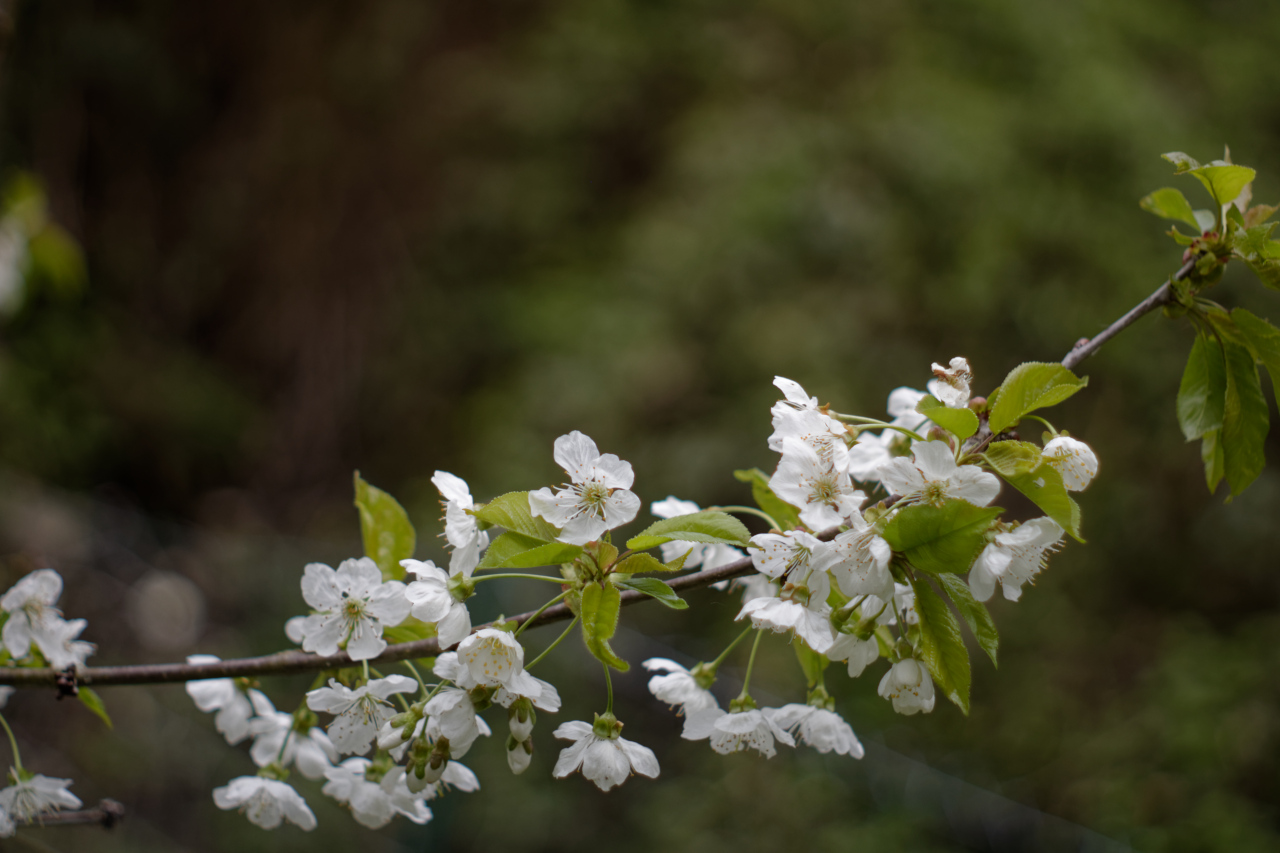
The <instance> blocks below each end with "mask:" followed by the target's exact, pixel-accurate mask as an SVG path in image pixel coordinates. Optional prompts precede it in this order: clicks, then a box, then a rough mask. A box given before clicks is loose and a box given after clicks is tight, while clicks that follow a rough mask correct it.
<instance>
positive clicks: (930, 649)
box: [911, 578, 971, 716]
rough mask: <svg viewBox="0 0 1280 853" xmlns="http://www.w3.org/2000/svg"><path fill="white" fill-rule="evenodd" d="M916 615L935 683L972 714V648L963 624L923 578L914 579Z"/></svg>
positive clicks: (922, 650) (923, 655)
mask: <svg viewBox="0 0 1280 853" xmlns="http://www.w3.org/2000/svg"><path fill="white" fill-rule="evenodd" d="M911 588H912V589H913V590H915V594H916V615H917V616H918V617H919V618H920V624H919V626H918V627H919V629H920V655H921V660H922V661H923V663H924V665H925V666H926V667H927V668H928V670H929V674H930V675H932V676H933V681H934V684H936V685H937V687H938V689H939V690H941V691H942V692H943V693H944V694H945V695H946V697H947V698H948V699H950V700H951V701H952V702H954V703H955V704H956V706H957V707H958V708H959V709H960V710H961V711H963V712H964V714H965V716H968V715H969V680H970V678H971V675H970V671H969V650H968V649H967V648H965V645H964V637H963V636H961V634H960V623H959V622H958V621H956V617H955V614H953V613H952V612H951V608H949V607H947V603H946V602H945V601H943V600H942V598H941V597H940V596H939V595H938V594H937V593H936V592H934V591H933V587H932V586H930V585H929V582H928V581H926V580H925V579H924V578H912V579H911Z"/></svg>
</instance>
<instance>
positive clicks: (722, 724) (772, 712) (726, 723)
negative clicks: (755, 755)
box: [680, 708, 796, 758]
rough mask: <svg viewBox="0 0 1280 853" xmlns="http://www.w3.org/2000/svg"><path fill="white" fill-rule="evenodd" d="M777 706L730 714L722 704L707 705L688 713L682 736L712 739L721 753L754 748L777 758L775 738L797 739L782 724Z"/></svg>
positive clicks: (714, 746)
mask: <svg viewBox="0 0 1280 853" xmlns="http://www.w3.org/2000/svg"><path fill="white" fill-rule="evenodd" d="M777 713H778V711H777V709H776V708H753V709H751V710H749V711H735V712H733V713H731V714H726V713H725V712H724V711H722V710H720V709H719V708H706V709H703V710H701V711H695V712H693V713H692V714H689V715H688V716H687V717H685V720H684V730H683V731H682V732H681V733H680V736H681V737H682V738H684V739H685V740H704V739H710V741H711V748H712V749H714V750H715V751H716V752H718V753H720V754H721V755H728V754H729V753H731V752H741V751H742V750H744V749H754V750H756V751H757V752H759V753H760V754H761V755H763V756H764V757H765V758H773V756H774V755H776V754H777V751H776V750H775V749H774V748H773V742H774V741H775V740H777V741H781V742H782V743H785V744H786V745H787V746H795V745H796V742H795V740H794V739H793V738H792V737H791V735H790V734H788V733H787V731H786V729H784V728H783V727H782V726H780V725H778V722H777V719H776V715H777Z"/></svg>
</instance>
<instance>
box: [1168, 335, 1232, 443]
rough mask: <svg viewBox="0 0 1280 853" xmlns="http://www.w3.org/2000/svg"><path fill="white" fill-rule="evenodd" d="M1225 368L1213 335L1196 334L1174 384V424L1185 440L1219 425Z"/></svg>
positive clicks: (1224, 384)
mask: <svg viewBox="0 0 1280 853" xmlns="http://www.w3.org/2000/svg"><path fill="white" fill-rule="evenodd" d="M1226 395H1227V368H1226V362H1225V360H1224V357H1223V355H1222V347H1221V346H1220V345H1219V344H1218V341H1217V339H1216V338H1211V337H1208V336H1207V335H1203V334H1201V335H1197V336H1196V340H1195V343H1193V344H1192V345H1191V353H1190V355H1189V356H1188V357H1187V366H1186V369H1185V370H1183V372H1182V383H1181V385H1180V386H1179V387H1178V425H1179V426H1180V427H1182V434H1183V435H1184V436H1186V438H1187V441H1194V440H1196V439H1197V438H1200V437H1201V436H1203V435H1204V434H1205V433H1207V432H1209V431H1210V430H1216V429H1219V428H1221V426H1222V409H1223V406H1224V405H1225V402H1226Z"/></svg>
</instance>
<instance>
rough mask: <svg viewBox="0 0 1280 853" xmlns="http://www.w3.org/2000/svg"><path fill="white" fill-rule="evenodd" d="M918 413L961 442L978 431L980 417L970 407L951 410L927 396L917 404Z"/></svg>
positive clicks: (937, 400)
mask: <svg viewBox="0 0 1280 853" xmlns="http://www.w3.org/2000/svg"><path fill="white" fill-rule="evenodd" d="M916 411H917V412H919V413H920V414H922V415H927V416H928V417H929V420H931V421H933V422H934V423H935V424H937V425H938V426H940V427H942V428H943V429H945V430H946V431H947V432H949V433H951V434H952V435H954V436H955V437H956V438H958V439H960V440H961V441H963V440H964V439H966V438H968V437H969V436H971V435H973V434H974V433H975V432H977V431H978V416H977V415H976V414H974V411H973V409H970V408H968V407H965V408H962V409H952V408H949V407H948V406H947V405H946V404H945V403H943V402H942V401H941V400H939V399H938V398H937V397H934V396H933V395H932V394H926V395H924V397H923V398H921V400H920V402H919V403H917V404H916Z"/></svg>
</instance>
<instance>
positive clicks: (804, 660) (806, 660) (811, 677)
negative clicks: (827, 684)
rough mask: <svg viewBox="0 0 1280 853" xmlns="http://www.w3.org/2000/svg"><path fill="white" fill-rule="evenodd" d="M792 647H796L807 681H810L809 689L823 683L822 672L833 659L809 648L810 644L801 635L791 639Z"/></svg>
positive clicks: (797, 657) (797, 656)
mask: <svg viewBox="0 0 1280 853" xmlns="http://www.w3.org/2000/svg"><path fill="white" fill-rule="evenodd" d="M791 648H793V649H795V652H796V660H798V661H799V662H800V669H801V670H803V671H804V677H805V681H807V682H808V683H809V689H810V690H812V689H813V688H815V687H817V686H818V685H819V684H821V683H822V672H823V670H825V669H826V668H827V667H828V666H830V665H831V661H829V660H827V656H826V655H823V654H819V653H818V652H815V651H814V650H813V649H811V648H809V644H808V643H806V642H805V641H804V640H803V639H801V638H800V636H799V635H797V636H796V637H795V638H794V639H793V640H792V641H791Z"/></svg>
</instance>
